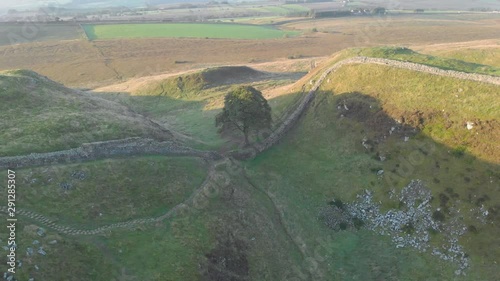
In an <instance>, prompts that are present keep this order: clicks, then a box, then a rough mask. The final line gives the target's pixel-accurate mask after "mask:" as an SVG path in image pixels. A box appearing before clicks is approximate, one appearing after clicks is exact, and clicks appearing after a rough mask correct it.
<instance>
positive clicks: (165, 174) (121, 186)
mask: <svg viewBox="0 0 500 281" xmlns="http://www.w3.org/2000/svg"><path fill="white" fill-rule="evenodd" d="M18 174H19V177H20V178H23V183H22V184H23V192H22V193H20V194H19V196H18V197H19V198H18V200H17V201H18V202H19V204H20V205H22V206H23V208H25V209H28V210H31V211H35V212H38V213H41V214H45V215H46V216H47V217H52V218H56V219H57V220H58V221H59V222H60V223H61V224H69V225H78V226H82V227H81V228H85V227H88V226H93V227H97V226H99V225H103V224H109V223H114V222H122V221H126V220H131V219H136V218H146V217H152V216H159V215H162V214H164V213H166V212H167V211H168V210H169V209H170V208H172V207H173V206H175V205H177V204H180V203H181V202H182V201H184V200H185V199H186V198H187V197H188V196H189V195H190V194H191V193H192V192H193V191H194V190H195V189H196V188H198V187H199V186H200V184H201V183H202V181H203V180H204V178H205V176H206V171H205V167H204V165H203V163H201V162H200V161H199V160H198V159H193V158H171V157H153V156H151V157H139V158H132V159H126V160H125V159H117V160H103V161H94V162H89V163H82V164H74V165H61V166H51V167H42V168H33V169H24V170H19V171H18ZM125 175H127V176H125ZM161 183H163V184H161ZM4 195H5V194H4Z"/></svg>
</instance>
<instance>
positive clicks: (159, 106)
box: [102, 66, 301, 148]
mask: <svg viewBox="0 0 500 281" xmlns="http://www.w3.org/2000/svg"><path fill="white" fill-rule="evenodd" d="M300 75H301V73H297V74H295V73H284V74H283V73H264V72H260V71H257V70H254V69H252V68H249V67H242V66H227V67H216V68H209V69H206V70H203V71H200V72H195V73H190V74H184V75H180V76H174V77H171V78H167V79H164V80H160V81H154V82H150V83H148V84H146V85H144V86H142V87H140V88H139V89H137V90H134V91H133V92H131V93H106V92H105V93H102V97H103V98H106V99H110V100H114V101H117V102H120V103H122V104H125V105H127V106H128V107H130V108H132V109H134V111H136V112H140V113H142V114H144V115H146V116H150V117H151V118H154V119H155V120H157V121H158V122H159V123H161V124H162V125H164V126H165V127H167V128H169V129H172V131H175V132H179V133H181V134H180V135H176V136H178V137H179V138H182V139H183V140H185V141H186V142H188V143H190V144H191V145H193V146H195V147H198V148H218V147H221V146H223V145H225V140H224V139H222V138H221V137H220V135H219V134H218V133H217V130H216V129H215V115H216V114H217V113H218V112H219V111H220V109H221V108H222V106H223V103H224V95H225V94H226V93H227V92H228V91H230V90H231V87H233V86H234V85H240V84H251V85H252V86H254V87H256V88H257V89H259V90H261V91H264V90H267V89H272V88H274V87H278V86H281V85H286V84H291V83H293V81H292V80H290V78H296V77H297V76H300ZM290 100H294V98H293V97H291V96H289V97H285V98H283V99H281V98H280V99H274V100H272V101H270V105H271V107H273V109H274V111H273V118H274V119H276V120H278V119H279V118H281V117H282V115H283V112H284V111H285V110H286V105H287V104H288V103H289V101H290ZM294 101H296V100H294ZM229 145H231V144H229Z"/></svg>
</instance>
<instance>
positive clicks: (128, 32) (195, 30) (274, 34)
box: [83, 23, 299, 40]
mask: <svg viewBox="0 0 500 281" xmlns="http://www.w3.org/2000/svg"><path fill="white" fill-rule="evenodd" d="M83 28H84V30H85V33H86V34H87V36H88V38H89V40H99V39H118V38H162V37H163V38H164V37H172V38H230V39H272V38H283V37H285V36H296V35H298V34H299V32H295V31H283V30H279V29H276V28H273V27H266V26H255V25H242V24H213V23H210V24H201V23H167V24H119V25H116V24H114V25H111V24H110V25H83Z"/></svg>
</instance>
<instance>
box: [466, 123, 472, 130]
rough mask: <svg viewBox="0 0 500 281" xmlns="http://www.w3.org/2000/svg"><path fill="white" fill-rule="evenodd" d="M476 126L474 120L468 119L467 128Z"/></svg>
mask: <svg viewBox="0 0 500 281" xmlns="http://www.w3.org/2000/svg"><path fill="white" fill-rule="evenodd" d="M472 128H474V122H469V121H467V130H472Z"/></svg>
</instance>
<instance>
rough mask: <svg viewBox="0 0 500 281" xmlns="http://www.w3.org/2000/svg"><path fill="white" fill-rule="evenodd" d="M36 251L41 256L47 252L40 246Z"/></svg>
mask: <svg viewBox="0 0 500 281" xmlns="http://www.w3.org/2000/svg"><path fill="white" fill-rule="evenodd" d="M38 253H39V254H40V255H42V256H46V255H47V252H45V251H44V250H43V248H42V247H40V249H38Z"/></svg>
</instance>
